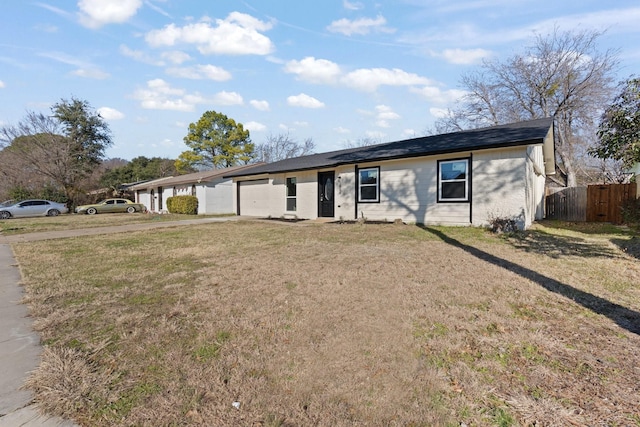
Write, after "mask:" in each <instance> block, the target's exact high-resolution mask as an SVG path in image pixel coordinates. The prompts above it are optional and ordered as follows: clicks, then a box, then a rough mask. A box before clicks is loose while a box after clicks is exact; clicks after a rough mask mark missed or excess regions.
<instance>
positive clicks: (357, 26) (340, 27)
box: [327, 15, 395, 36]
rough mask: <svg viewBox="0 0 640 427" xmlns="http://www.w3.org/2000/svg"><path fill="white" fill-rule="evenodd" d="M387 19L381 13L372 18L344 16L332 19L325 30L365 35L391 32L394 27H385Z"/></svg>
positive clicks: (346, 34) (347, 34)
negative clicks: (347, 17) (352, 18)
mask: <svg viewBox="0 0 640 427" xmlns="http://www.w3.org/2000/svg"><path fill="white" fill-rule="evenodd" d="M386 23H387V20H386V19H385V18H384V16H382V15H378V16H377V17H376V18H375V19H372V18H360V19H356V20H353V21H352V20H349V19H346V18H343V19H339V20H337V21H333V22H332V23H331V24H329V26H328V27H327V30H328V31H330V32H332V33H341V34H344V35H345V36H350V35H352V34H359V35H366V34H369V33H372V32H374V33H393V32H395V29H393V28H389V27H386V26H385V24H386Z"/></svg>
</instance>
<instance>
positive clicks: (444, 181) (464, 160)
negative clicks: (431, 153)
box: [438, 157, 471, 203]
mask: <svg viewBox="0 0 640 427" xmlns="http://www.w3.org/2000/svg"><path fill="white" fill-rule="evenodd" d="M451 163H464V165H465V166H464V167H465V174H464V178H454V179H444V178H443V176H442V165H446V164H451ZM469 165H470V162H469V158H468V157H467V158H462V159H451V160H440V161H438V202H444V203H447V202H468V201H469V182H470V177H471V171H470V170H469ZM448 183H464V197H444V196H443V194H442V186H443V184H448Z"/></svg>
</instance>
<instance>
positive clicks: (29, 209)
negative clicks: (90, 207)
mask: <svg viewBox="0 0 640 427" xmlns="http://www.w3.org/2000/svg"><path fill="white" fill-rule="evenodd" d="M67 212H69V208H67V207H66V206H65V205H64V204H62V203H57V202H52V201H51V200H43V199H29V200H23V201H21V202H17V203H16V202H14V201H13V200H8V201H6V202H4V203H2V204H0V219H9V218H21V217H27V216H58V215H60V214H63V213H67Z"/></svg>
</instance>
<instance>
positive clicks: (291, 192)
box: [287, 177, 296, 211]
mask: <svg viewBox="0 0 640 427" xmlns="http://www.w3.org/2000/svg"><path fill="white" fill-rule="evenodd" d="M287 210H288V211H295V210H296V178H295V177H293V178H287Z"/></svg>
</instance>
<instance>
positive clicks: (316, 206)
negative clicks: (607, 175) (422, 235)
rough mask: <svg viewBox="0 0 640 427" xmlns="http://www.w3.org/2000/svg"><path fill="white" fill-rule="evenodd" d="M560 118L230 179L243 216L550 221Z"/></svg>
mask: <svg viewBox="0 0 640 427" xmlns="http://www.w3.org/2000/svg"><path fill="white" fill-rule="evenodd" d="M553 138H554V137H553V120H552V119H550V118H549V119H538V120H532V121H527V122H520V123H513V124H508V125H502V126H494V127H489V128H482V129H475V130H469V131H462V132H455V133H448V134H443V135H435V136H426V137H421V138H414V139H408V140H403V141H398V142H391V143H385V144H379V145H374V146H368V147H359V148H351V149H347V150H340V151H333V152H329V153H320V154H312V155H309V156H302V157H297V158H292V159H286V160H282V161H278V162H274V163H269V164H263V165H260V166H255V167H253V168H250V169H243V170H238V171H233V172H228V173H226V174H225V177H230V178H233V182H234V185H235V192H234V196H235V197H234V203H235V208H236V213H237V214H238V215H248V216H258V217H274V218H280V217H285V218H286V217H297V218H307V219H316V218H332V219H335V220H355V219H361V218H364V219H366V220H386V221H394V220H396V219H400V220H402V221H404V222H408V223H418V224H449V225H477V226H481V225H487V224H488V223H489V221H490V219H492V218H496V217H499V218H511V219H515V220H516V221H517V223H518V226H519V227H521V228H526V227H528V226H529V225H531V223H532V222H533V221H534V220H537V219H542V218H543V217H544V196H545V178H546V175H551V174H554V173H555V160H554V158H555V156H554V139H553Z"/></svg>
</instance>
